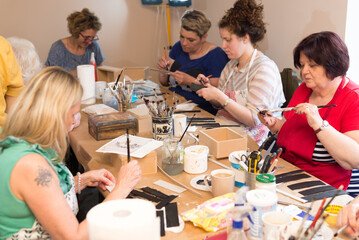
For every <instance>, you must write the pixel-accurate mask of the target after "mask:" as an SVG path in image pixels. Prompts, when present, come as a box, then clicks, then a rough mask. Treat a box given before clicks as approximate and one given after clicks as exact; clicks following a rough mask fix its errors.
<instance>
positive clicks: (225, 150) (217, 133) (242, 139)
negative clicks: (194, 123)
mask: <svg viewBox="0 0 359 240" xmlns="http://www.w3.org/2000/svg"><path fill="white" fill-rule="evenodd" d="M199 144H200V145H205V146H207V147H208V148H209V152H210V153H211V154H212V155H213V156H214V157H215V158H225V157H228V156H229V154H230V153H231V152H234V151H240V150H246V149H247V136H246V135H241V134H239V133H237V132H235V131H233V130H232V129H230V128H213V129H209V130H201V131H199Z"/></svg>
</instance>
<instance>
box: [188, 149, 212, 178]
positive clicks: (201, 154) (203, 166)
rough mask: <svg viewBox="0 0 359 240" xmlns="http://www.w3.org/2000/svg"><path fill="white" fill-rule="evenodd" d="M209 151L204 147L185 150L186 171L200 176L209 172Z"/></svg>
mask: <svg viewBox="0 0 359 240" xmlns="http://www.w3.org/2000/svg"><path fill="white" fill-rule="evenodd" d="M208 152H209V149H208V147H207V146H204V145H194V146H190V147H187V148H185V150H184V171H185V172H187V173H190V174H200V173H204V172H205V171H207V162H208V159H207V158H208Z"/></svg>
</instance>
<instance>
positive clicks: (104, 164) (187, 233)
mask: <svg viewBox="0 0 359 240" xmlns="http://www.w3.org/2000/svg"><path fill="white" fill-rule="evenodd" d="M187 115H188V117H191V116H192V115H193V114H187ZM196 117H213V116H212V115H210V114H209V113H207V112H205V111H202V112H201V113H199V114H197V116H196ZM218 122H221V123H225V122H224V121H223V120H222V121H221V120H218ZM232 129H233V130H235V131H239V132H240V130H239V129H238V128H237V129H236V128H232ZM69 136H70V144H71V147H72V148H73V150H74V153H75V155H76V156H77V158H78V161H79V162H80V163H81V164H82V165H83V166H84V168H85V170H86V171H88V170H94V169H100V168H106V169H108V170H109V171H110V172H111V173H112V174H113V175H114V176H115V177H117V173H118V171H119V169H116V168H115V167H114V165H113V164H112V162H111V160H110V157H109V155H108V154H103V153H97V152H96V150H97V149H98V148H100V147H101V146H103V145H104V144H105V143H107V142H109V141H110V140H102V141H96V140H95V139H94V138H93V137H92V136H91V135H90V134H89V132H88V124H87V115H86V114H85V113H82V118H81V124H80V126H79V127H78V128H76V129H74V130H73V131H72V132H71V133H70V134H69ZM248 147H249V148H250V149H252V150H254V149H257V148H258V145H257V144H256V143H255V142H254V141H253V140H252V139H251V138H250V137H248ZM158 162H159V163H160V159H158ZM220 163H223V164H225V165H227V166H229V161H228V159H224V160H220ZM278 167H279V169H278V170H277V171H276V174H280V173H285V172H290V171H294V170H298V168H297V167H295V166H293V165H292V164H290V163H288V162H286V161H284V160H282V159H280V161H279V162H278ZM218 168H221V167H220V166H219V165H217V164H214V163H212V162H210V161H209V162H208V171H207V172H206V174H209V173H210V172H211V171H212V170H214V169H218ZM195 176H197V175H192V174H188V173H186V172H183V173H182V174H180V175H178V176H174V178H175V179H176V180H178V181H180V182H182V183H183V184H185V185H187V186H189V187H191V186H190V181H191V179H192V178H193V177H195ZM159 179H162V180H164V181H167V182H171V180H170V179H168V178H167V177H166V176H165V175H164V174H162V173H161V172H159V171H158V172H157V173H156V174H150V175H144V176H142V180H141V181H140V183H139V184H138V186H137V187H138V188H140V187H143V186H149V187H153V188H156V189H158V190H159V191H162V192H164V193H166V194H174V193H173V192H171V191H169V190H168V189H165V188H162V187H159V186H157V185H154V184H153V182H155V181H157V180H159ZM311 179H312V180H317V178H315V177H313V176H312V177H311V178H309V179H308V180H311ZM171 183H173V182H171ZM292 183H295V182H290V184H292ZM277 188H279V189H281V190H285V191H289V192H290V190H289V189H288V188H287V187H286V184H285V183H284V184H281V185H279V186H277ZM196 191H199V192H200V193H201V195H202V197H199V196H197V195H195V194H194V193H192V192H190V191H185V192H183V193H181V194H180V195H179V196H178V197H177V198H176V199H175V200H174V201H176V202H177V203H178V211H179V213H182V212H184V211H187V210H190V209H192V208H194V207H196V206H198V205H199V204H201V203H203V202H204V201H206V200H208V199H210V198H212V195H211V194H210V193H209V192H205V191H200V190H196ZM297 195H298V196H299V197H300V195H299V194H297ZM350 199H351V197H350V196H348V195H342V196H339V197H337V198H336V199H335V200H334V202H333V204H339V205H345V204H346V203H347V202H348V201H349V200H350ZM278 200H281V201H285V202H291V203H295V204H300V205H301V203H300V202H298V201H296V200H293V199H291V198H288V197H286V196H284V195H282V194H278ZM320 202H321V201H317V202H316V203H315V204H314V209H317V208H318V207H319V206H318V205H319V204H320ZM303 205H306V206H309V205H310V203H306V204H303ZM214 234H215V233H209V232H205V231H204V230H202V229H201V228H198V227H195V226H193V224H192V223H191V222H186V223H185V227H184V230H183V231H182V232H181V233H172V232H169V231H167V232H166V236H165V237H163V238H162V239H203V238H205V237H206V236H211V235H214Z"/></svg>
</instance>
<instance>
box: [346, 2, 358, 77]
mask: <svg viewBox="0 0 359 240" xmlns="http://www.w3.org/2000/svg"><path fill="white" fill-rule="evenodd" d="M358 10H359V1H358V0H348V15H347V24H346V31H345V43H346V44H347V46H348V50H349V55H350V66H349V71H348V73H347V76H348V77H349V78H350V79H351V80H353V81H355V82H357V83H359V68H358V66H359V44H358V42H359V28H358V23H359V14H358Z"/></svg>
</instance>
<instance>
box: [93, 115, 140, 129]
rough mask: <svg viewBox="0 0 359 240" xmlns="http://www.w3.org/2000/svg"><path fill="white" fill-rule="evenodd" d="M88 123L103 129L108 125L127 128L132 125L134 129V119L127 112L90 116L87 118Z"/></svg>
mask: <svg viewBox="0 0 359 240" xmlns="http://www.w3.org/2000/svg"><path fill="white" fill-rule="evenodd" d="M88 120H89V123H91V124H93V125H94V126H96V127H104V126H109V125H122V124H124V127H125V126H126V127H127V128H128V127H129V126H131V125H132V124H133V127H136V118H135V117H134V116H132V115H131V114H130V113H127V112H124V113H122V112H115V113H107V114H99V115H91V116H89V118H88Z"/></svg>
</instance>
